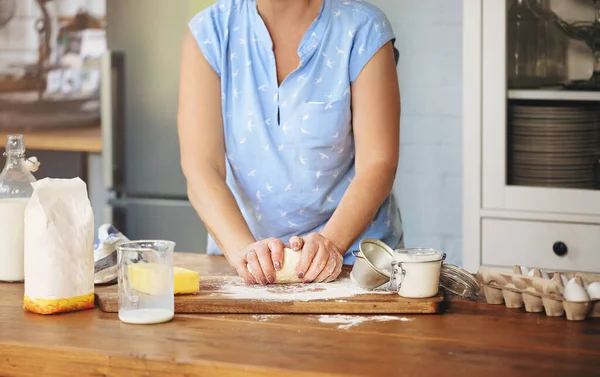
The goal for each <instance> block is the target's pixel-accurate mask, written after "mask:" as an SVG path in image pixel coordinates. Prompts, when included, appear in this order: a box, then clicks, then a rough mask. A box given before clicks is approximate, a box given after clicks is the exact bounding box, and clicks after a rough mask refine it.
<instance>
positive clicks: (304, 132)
mask: <svg viewBox="0 0 600 377" xmlns="http://www.w3.org/2000/svg"><path fill="white" fill-rule="evenodd" d="M300 133H303V134H309V132H308V131H306V130H305V129H304V128H303V127H301V128H300Z"/></svg>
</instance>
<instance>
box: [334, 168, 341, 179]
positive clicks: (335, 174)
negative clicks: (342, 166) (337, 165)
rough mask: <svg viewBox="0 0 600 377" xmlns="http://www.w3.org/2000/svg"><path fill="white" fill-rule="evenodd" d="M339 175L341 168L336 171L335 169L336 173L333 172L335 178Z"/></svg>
mask: <svg viewBox="0 0 600 377" xmlns="http://www.w3.org/2000/svg"><path fill="white" fill-rule="evenodd" d="M338 175H340V171H339V170H336V171H335V173H333V178H334V179H335V178H337V177H338Z"/></svg>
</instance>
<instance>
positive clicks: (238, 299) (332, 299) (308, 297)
mask: <svg viewBox="0 0 600 377" xmlns="http://www.w3.org/2000/svg"><path fill="white" fill-rule="evenodd" d="M175 265H176V266H178V267H184V268H189V269H191V270H195V271H199V272H200V282H199V284H200V292H198V293H197V294H195V295H181V296H176V297H175V313H190V314H191V313H220V314H222V313H240V314H241V313H246V314H264V313H268V314H287V313H296V314H300V313H302V314H308V313H312V314H384V313H385V314H413V313H439V312H441V310H442V303H443V301H444V293H443V291H442V290H440V292H438V294H437V295H436V296H435V297H431V298H427V299H407V298H402V297H400V296H399V295H398V294H396V293H393V292H380V293H371V292H367V291H364V290H362V289H360V288H358V287H357V286H356V285H355V284H354V283H353V282H352V281H350V278H349V275H350V268H351V267H350V266H344V270H343V271H342V274H341V275H340V277H339V278H338V279H337V280H336V281H335V282H332V283H321V284H272V285H268V286H260V285H256V286H247V285H246V284H244V282H243V281H242V280H241V279H240V278H239V277H237V276H235V271H234V270H232V269H231V268H230V267H229V266H228V265H227V262H226V260H225V259H224V258H222V257H209V256H206V255H198V254H186V253H176V256H175ZM118 302H119V296H118V292H117V286H116V285H112V286H108V287H98V286H97V287H96V305H97V306H98V307H99V308H100V310H102V311H104V312H109V313H116V312H118Z"/></svg>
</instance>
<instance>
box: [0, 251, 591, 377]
mask: <svg viewBox="0 0 600 377" xmlns="http://www.w3.org/2000/svg"><path fill="white" fill-rule="evenodd" d="M185 258H188V259H195V260H197V262H198V265H201V266H203V267H202V269H201V271H200V272H201V273H202V274H210V273H214V274H220V273H222V272H223V271H228V270H229V267H228V266H227V262H226V261H225V259H224V258H222V257H208V256H204V255H190V254H187V255H186V256H185ZM0 297H1V299H0V355H1V357H0V375H1V376H68V377H73V376H161V377H162V376H213V375H214V376H230V375H231V376H292V375H294V376H381V377H385V376H436V377H440V376H443V377H447V376H461V377H465V376H527V377H533V376H544V377H546V376H594V375H600V362H599V360H600V320H598V319H588V320H586V321H583V322H570V321H567V320H566V319H565V318H564V317H562V318H550V317H546V316H545V315H544V314H528V313H525V312H524V310H523V309H520V310H519V309H507V308H505V307H504V306H492V305H487V304H485V303H483V302H467V301H463V300H458V299H452V300H450V301H449V302H448V305H447V311H446V312H445V313H444V314H435V315H432V314H430V315H406V316H399V317H400V318H406V319H405V320H382V319H385V318H379V319H380V321H377V320H376V319H377V318H374V317H368V316H367V317H365V318H363V319H364V320H365V321H364V322H362V323H359V324H355V325H348V322H346V324H344V323H339V322H340V320H344V319H346V320H347V318H344V317H340V316H319V315H285V316H273V315H271V316H265V315H175V318H174V319H173V320H172V321H171V322H169V323H166V324H162V325H150V326H139V325H127V324H124V323H121V322H120V321H119V320H118V317H117V315H116V314H107V313H103V312H101V311H99V310H97V309H93V310H86V311H82V312H75V313H69V314H63V315H55V316H50V317H44V316H40V315H36V314H32V313H28V312H24V311H23V309H22V298H23V285H22V284H8V283H0ZM355 318H356V317H355ZM388 319H389V318H388ZM336 322H338V323H336ZM351 322H352V321H351Z"/></svg>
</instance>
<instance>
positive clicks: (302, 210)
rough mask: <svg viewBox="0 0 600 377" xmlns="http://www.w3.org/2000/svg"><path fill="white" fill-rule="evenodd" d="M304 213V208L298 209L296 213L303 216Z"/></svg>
mask: <svg viewBox="0 0 600 377" xmlns="http://www.w3.org/2000/svg"><path fill="white" fill-rule="evenodd" d="M304 212H306V210H305V209H304V208H300V211H298V213H299V214H301V215H302V214H304Z"/></svg>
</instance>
